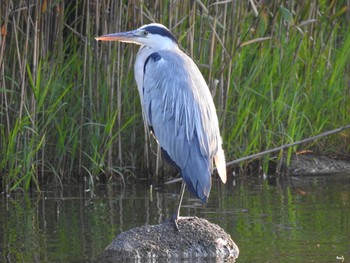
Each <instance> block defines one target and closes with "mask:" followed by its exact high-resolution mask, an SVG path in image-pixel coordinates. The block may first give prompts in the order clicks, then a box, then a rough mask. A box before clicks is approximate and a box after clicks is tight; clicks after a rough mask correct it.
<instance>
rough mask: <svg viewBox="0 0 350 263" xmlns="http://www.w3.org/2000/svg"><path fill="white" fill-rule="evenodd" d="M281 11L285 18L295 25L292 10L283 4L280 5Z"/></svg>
mask: <svg viewBox="0 0 350 263" xmlns="http://www.w3.org/2000/svg"><path fill="white" fill-rule="evenodd" d="M280 11H281V14H282V16H283V18H284V19H285V20H286V21H287V22H288V24H290V25H294V20H293V14H292V12H291V11H289V10H288V9H287V8H285V7H283V6H280Z"/></svg>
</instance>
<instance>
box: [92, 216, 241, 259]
mask: <svg viewBox="0 0 350 263" xmlns="http://www.w3.org/2000/svg"><path fill="white" fill-rule="evenodd" d="M178 225H179V229H180V231H177V230H176V229H175V225H174V223H173V222H171V221H170V220H169V221H166V222H163V223H162V224H159V225H146V226H142V227H136V228H133V229H130V230H128V231H126V232H123V233H121V234H120V235H118V236H117V237H116V238H115V239H114V240H113V241H112V243H111V244H110V245H109V246H108V247H107V248H106V249H105V250H104V251H103V253H102V254H101V255H100V256H99V258H98V260H97V261H99V262H159V260H161V262H177V261H181V262H234V260H235V259H236V258H237V257H238V255H239V249H238V247H237V245H236V244H235V243H234V242H233V240H232V239H231V236H230V235H229V234H227V233H226V232H225V231H224V230H223V229H222V228H220V227H219V226H218V225H216V224H213V223H210V222H209V221H208V220H206V219H202V218H197V217H185V218H181V219H180V220H179V221H178ZM184 260H185V261H184Z"/></svg>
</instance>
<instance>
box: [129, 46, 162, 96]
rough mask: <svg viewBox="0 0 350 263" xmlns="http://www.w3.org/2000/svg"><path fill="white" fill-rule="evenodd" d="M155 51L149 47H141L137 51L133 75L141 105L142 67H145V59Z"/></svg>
mask: <svg viewBox="0 0 350 263" xmlns="http://www.w3.org/2000/svg"><path fill="white" fill-rule="evenodd" d="M156 51H157V50H154V49H152V48H150V47H146V46H142V47H140V49H139V52H138V53H137V56H136V61H135V66H134V75H135V80H136V84H137V88H138V90H139V94H140V99H141V103H142V97H143V94H142V86H143V67H144V65H145V62H146V59H147V58H148V56H149V55H151V54H152V53H153V52H156Z"/></svg>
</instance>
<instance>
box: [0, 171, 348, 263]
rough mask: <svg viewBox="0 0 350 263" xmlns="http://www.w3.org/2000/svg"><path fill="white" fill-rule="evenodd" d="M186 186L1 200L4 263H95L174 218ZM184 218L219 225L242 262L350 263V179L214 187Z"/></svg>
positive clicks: (69, 190) (56, 190)
mask: <svg viewBox="0 0 350 263" xmlns="http://www.w3.org/2000/svg"><path fill="white" fill-rule="evenodd" d="M179 190H180V185H172V186H167V187H166V188H164V189H162V190H160V191H155V190H153V191H151V190H150V189H149V187H148V186H147V184H145V183H137V184H136V185H129V186H127V187H126V188H123V187H122V186H119V185H108V186H106V185H101V186H98V187H97V188H96V189H95V192H94V195H95V196H94V197H93V198H91V193H86V192H84V191H83V190H82V189H79V188H77V187H70V186H66V187H65V189H64V190H63V191H62V190H61V188H60V187H56V186H47V187H45V191H44V192H42V193H41V195H35V196H33V195H32V196H28V195H12V196H11V197H9V198H5V197H4V196H1V199H0V262H89V261H93V259H94V258H95V257H97V256H98V255H99V253H100V252H101V251H102V250H103V249H104V248H105V247H106V246H107V245H108V244H109V243H110V242H111V240H112V239H113V238H114V237H115V236H116V235H118V234H119V233H120V232H122V231H125V230H128V229H130V228H132V227H136V226H141V225H144V224H157V223H160V222H162V221H163V220H164V219H166V218H167V217H169V216H171V215H172V213H173V211H174V210H175V207H176V204H177V198H178V193H179ZM183 204H184V206H183V208H182V210H181V214H182V215H196V216H199V217H204V218H206V219H208V220H209V221H211V222H214V223H217V224H218V225H220V226H221V227H222V228H223V229H225V230H226V232H228V233H229V234H231V236H232V239H233V240H234V241H235V242H236V243H237V245H238V247H239V248H240V256H239V258H238V260H237V261H236V262H238V263H239V262H350V174H342V175H328V176H310V177H287V178H284V179H276V178H269V179H266V180H263V179H261V178H258V179H257V178H255V179H252V178H235V179H234V180H233V179H231V180H229V182H228V183H227V184H226V185H221V184H220V182H219V181H215V180H214V181H213V188H212V192H211V196H210V198H209V203H208V204H207V205H206V206H205V207H204V206H202V205H201V204H200V203H199V202H198V201H197V200H195V199H192V198H190V197H189V196H188V195H187V196H186V197H185V200H184V202H183Z"/></svg>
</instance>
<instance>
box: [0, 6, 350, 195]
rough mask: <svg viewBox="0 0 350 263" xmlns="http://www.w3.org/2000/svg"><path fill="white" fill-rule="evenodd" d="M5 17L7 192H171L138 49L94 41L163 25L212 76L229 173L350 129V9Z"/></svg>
mask: <svg viewBox="0 0 350 263" xmlns="http://www.w3.org/2000/svg"><path fill="white" fill-rule="evenodd" d="M0 8H1V11H0V13H1V16H0V26H1V37H0V101H1V105H0V180H1V184H2V189H3V190H4V191H7V192H10V191H13V190H16V189H24V190H28V189H30V188H31V187H34V188H37V189H40V187H41V184H43V183H60V184H62V185H63V183H68V184H69V183H74V182H76V181H81V179H84V180H85V181H84V182H85V186H86V187H87V188H91V187H92V186H93V185H94V184H95V183H96V181H97V180H99V179H101V178H102V177H101V175H103V178H104V179H107V180H121V181H122V182H124V183H125V181H127V180H128V179H129V178H130V177H150V174H156V176H153V180H155V181H157V180H162V179H163V177H162V173H161V172H158V171H161V170H162V169H160V168H159V167H161V165H159V162H158V161H157V159H156V152H157V147H156V146H155V143H154V141H153V139H150V138H149V137H148V136H147V132H146V131H145V129H144V128H143V122H142V116H141V108H140V103H139V98H138V93H137V88H136V83H135V81H134V77H133V64H134V60H135V56H136V53H137V50H138V47H137V46H134V45H129V44H117V43H97V42H96V41H95V39H94V37H96V36H98V35H101V34H105V33H111V32H117V31H125V30H131V29H135V28H137V27H139V26H141V25H143V24H146V23H150V22H159V23H162V24H164V25H166V26H167V27H168V28H169V29H171V31H172V32H173V33H174V35H175V36H176V37H177V38H178V40H179V43H180V44H181V46H182V48H183V49H184V50H185V51H186V52H187V53H188V54H189V55H190V56H191V57H192V58H193V59H194V61H195V62H196V63H197V64H198V66H199V68H200V70H201V71H202V73H203V75H204V77H205V79H206V80H207V82H208V85H209V87H210V89H211V92H212V94H213V96H214V101H215V104H216V106H217V111H218V115H219V117H220V123H221V130H222V135H223V140H224V148H225V150H226V156H227V160H232V159H235V158H239V157H243V156H246V155H249V154H253V153H257V152H260V151H262V150H266V149H269V148H273V147H276V146H280V145H283V144H287V143H291V142H294V141H297V140H300V139H303V138H307V137H310V136H313V135H316V134H318V133H320V132H322V131H326V130H330V129H333V128H338V127H341V126H343V125H346V124H349V120H350V118H349V117H350V116H349V115H350V107H349V105H350V88H349V87H350V63H349V61H350V30H349V29H350V28H349V22H350V21H349V18H350V9H349V1H345V0H344V1H335V0H333V1H325V0H324V1H322V0H321V1H316V0H310V1H253V0H252V1H224V0H221V1H204V0H203V1H200V0H197V1H136V0H135V1H109V0H90V1H61V0H56V1H49V0H42V1H38V0H37V1H36V0H17V1H13V0H2V1H1V2H0ZM349 142H350V139H349V132H343V133H340V134H337V135H334V136H332V137H328V138H326V139H323V140H318V141H316V142H313V143H311V144H310V145H302V146H299V147H293V148H290V149H288V150H287V151H285V152H283V151H281V152H279V153H277V155H276V156H277V157H279V158H281V157H282V156H283V155H284V156H286V157H287V161H288V160H290V158H291V156H292V154H294V153H296V152H297V151H298V150H312V151H314V152H318V153H322V154H338V155H339V154H340V155H344V154H345V155H346V154H347V155H348V154H349V149H350V146H349V145H350V143H349ZM276 156H266V157H265V158H264V159H263V160H262V161H263V163H266V162H267V161H268V160H269V159H270V158H272V157H276ZM245 165H247V164H242V165H241V166H242V167H244V166H245ZM136 171H137V172H136ZM156 171H157V172H156Z"/></svg>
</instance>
